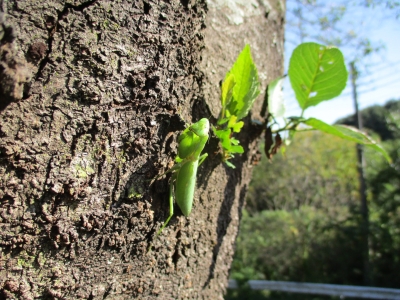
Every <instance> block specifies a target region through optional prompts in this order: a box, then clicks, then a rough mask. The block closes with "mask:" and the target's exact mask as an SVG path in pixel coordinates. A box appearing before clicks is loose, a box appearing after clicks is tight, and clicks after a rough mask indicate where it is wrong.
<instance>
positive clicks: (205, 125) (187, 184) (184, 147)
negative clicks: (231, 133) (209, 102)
mask: <svg viewBox="0 0 400 300" xmlns="http://www.w3.org/2000/svg"><path fill="white" fill-rule="evenodd" d="M209 130H210V123H209V121H208V119H206V118H203V119H201V120H199V121H198V122H196V123H194V124H192V125H190V126H189V127H188V128H186V129H185V130H184V131H183V132H182V133H181V135H180V136H179V137H178V143H179V145H178V156H177V157H176V158H175V162H176V164H175V165H174V166H173V167H172V168H171V169H170V170H168V171H167V172H166V173H164V174H163V175H165V174H167V173H172V174H173V175H172V177H171V180H170V188H169V216H168V218H167V220H166V221H165V222H164V224H163V225H162V227H161V228H160V230H158V232H157V236H158V235H159V234H160V233H161V232H162V231H163V229H164V228H165V226H167V224H168V222H169V220H170V219H171V218H172V216H173V215H174V194H175V201H176V203H177V204H178V206H179V208H180V209H181V211H182V213H183V214H184V215H185V216H186V217H187V216H189V214H190V212H191V211H192V204H193V196H194V190H195V185H196V175H197V168H198V167H199V166H200V165H201V164H202V162H203V161H204V160H205V159H206V157H207V156H208V154H207V153H204V154H203V155H201V152H202V151H203V148H204V146H205V145H206V143H207V140H208V132H209ZM163 175H161V176H163ZM159 177H160V176H159Z"/></svg>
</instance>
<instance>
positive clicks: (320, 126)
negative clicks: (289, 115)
mask: <svg viewBox="0 0 400 300" xmlns="http://www.w3.org/2000/svg"><path fill="white" fill-rule="evenodd" d="M303 123H304V124H306V125H309V126H311V127H313V128H314V129H317V130H320V131H323V132H326V133H329V134H333V135H336V136H338V137H341V138H343V139H346V140H349V141H353V142H356V143H358V144H361V145H365V146H367V147H370V148H372V149H374V150H375V151H378V152H380V153H381V154H382V155H383V156H384V157H385V158H386V160H387V161H388V162H389V163H390V162H391V158H390V156H389V154H388V153H387V152H386V151H385V149H383V148H382V146H381V145H379V144H378V143H376V142H375V141H374V140H372V139H371V138H370V137H369V136H367V135H366V134H365V133H363V132H361V131H359V130H357V129H356V128H354V127H349V126H344V125H329V124H327V123H325V122H322V121H321V120H318V119H315V118H310V119H307V120H305V121H303Z"/></svg>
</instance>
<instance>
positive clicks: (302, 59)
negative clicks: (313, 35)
mask: <svg viewBox="0 0 400 300" xmlns="http://www.w3.org/2000/svg"><path fill="white" fill-rule="evenodd" d="M288 74H289V78H290V83H291V85H292V88H293V90H294V92H295V94H296V98H297V101H298V102H299V105H300V107H301V108H302V109H303V110H304V109H306V108H307V107H310V106H314V105H317V104H318V103H320V102H322V101H325V100H329V99H332V98H334V97H336V96H338V95H339V94H340V93H341V92H342V90H343V89H344V88H345V86H346V82H347V70H346V66H345V64H344V59H343V55H342V52H340V50H339V49H337V48H334V47H326V46H322V45H319V44H316V43H303V44H300V45H299V46H298V47H297V48H296V49H294V51H293V54H292V57H291V58H290V63H289V72H288Z"/></svg>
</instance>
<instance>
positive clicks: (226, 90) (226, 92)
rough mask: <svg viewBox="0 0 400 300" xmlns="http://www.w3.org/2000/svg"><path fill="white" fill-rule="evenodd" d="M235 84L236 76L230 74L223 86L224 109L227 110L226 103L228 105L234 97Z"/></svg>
mask: <svg viewBox="0 0 400 300" xmlns="http://www.w3.org/2000/svg"><path fill="white" fill-rule="evenodd" d="M235 84H236V81H235V76H234V75H233V74H230V75H229V76H227V77H226V78H225V80H224V83H223V84H222V86H221V104H222V110H223V111H224V110H225V107H226V105H228V104H229V102H230V101H231V99H232V93H233V87H234V86H235Z"/></svg>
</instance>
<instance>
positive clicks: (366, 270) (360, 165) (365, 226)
mask: <svg viewBox="0 0 400 300" xmlns="http://www.w3.org/2000/svg"><path fill="white" fill-rule="evenodd" d="M350 70H351V85H352V88H353V100H354V108H355V121H356V126H357V128H358V129H359V130H362V128H363V124H362V117H361V113H360V111H359V109H358V99H357V77H358V72H357V69H356V66H355V62H354V61H352V62H351V63H350ZM357 159H358V162H357V171H358V177H359V182H360V198H361V199H360V200H361V224H360V225H361V226H360V227H361V228H360V229H361V243H362V245H361V249H362V257H363V279H364V285H366V286H369V285H370V284H371V280H370V267H369V218H368V204H367V195H366V183H365V177H364V169H365V159H364V153H363V146H362V145H360V144H357Z"/></svg>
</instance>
